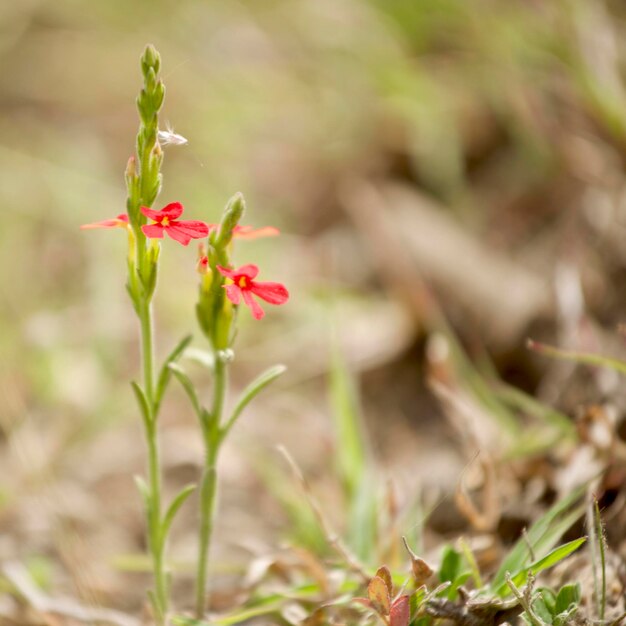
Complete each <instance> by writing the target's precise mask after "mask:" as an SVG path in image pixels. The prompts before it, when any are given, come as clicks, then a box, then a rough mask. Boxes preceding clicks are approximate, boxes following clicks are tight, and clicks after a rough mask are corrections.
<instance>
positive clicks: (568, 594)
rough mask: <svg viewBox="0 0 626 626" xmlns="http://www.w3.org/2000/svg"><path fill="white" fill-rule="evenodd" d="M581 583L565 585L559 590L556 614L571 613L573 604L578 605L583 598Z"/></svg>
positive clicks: (555, 608) (555, 606)
mask: <svg viewBox="0 0 626 626" xmlns="http://www.w3.org/2000/svg"><path fill="white" fill-rule="evenodd" d="M581 596H582V594H581V590H580V583H574V584H571V585H564V586H563V587H561V589H560V590H559V593H558V595H557V597H556V602H555V605H554V612H555V614H556V615H558V614H559V613H564V612H566V611H569V609H570V606H571V605H572V604H574V605H578V603H579V602H580V598H581Z"/></svg>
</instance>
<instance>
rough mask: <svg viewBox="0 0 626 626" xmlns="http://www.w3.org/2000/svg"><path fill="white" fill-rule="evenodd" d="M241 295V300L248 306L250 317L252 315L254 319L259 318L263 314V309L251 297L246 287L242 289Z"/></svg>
mask: <svg viewBox="0 0 626 626" xmlns="http://www.w3.org/2000/svg"><path fill="white" fill-rule="evenodd" d="M241 295H242V296H243V301H244V302H245V303H246V304H247V305H248V306H249V307H250V310H251V311H252V317H254V319H255V320H260V319H261V318H262V317H263V316H264V315H265V311H264V310H263V309H262V308H261V305H260V304H259V303H258V302H257V301H256V300H255V299H254V298H253V297H252V294H251V293H250V291H249V290H248V289H242V290H241Z"/></svg>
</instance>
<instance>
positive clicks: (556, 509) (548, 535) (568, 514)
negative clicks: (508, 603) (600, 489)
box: [490, 487, 585, 593]
mask: <svg viewBox="0 0 626 626" xmlns="http://www.w3.org/2000/svg"><path fill="white" fill-rule="evenodd" d="M584 489H585V487H579V488H578V489H575V490H574V491H572V493H570V494H569V495H567V496H566V497H564V498H562V499H561V500H559V501H558V502H557V503H555V504H554V505H553V506H552V507H551V508H550V509H548V510H547V511H546V512H545V513H544V514H543V515H542V516H541V517H540V518H539V519H538V520H537V521H536V522H535V523H534V524H533V525H532V526H531V527H530V528H529V530H528V532H527V533H526V537H525V538H524V537H521V538H520V539H519V540H518V541H517V543H516V544H515V545H514V546H513V548H512V549H511V551H510V552H509V554H508V555H507V557H506V558H505V559H504V560H503V561H502V565H500V568H499V569H498V571H497V572H496V574H495V576H494V578H493V581H492V582H491V585H490V587H491V589H492V591H494V593H495V592H497V590H499V589H500V588H501V587H502V585H504V584H505V576H506V573H507V572H510V573H512V574H515V573H516V572H518V571H520V570H521V569H522V568H523V567H524V564H525V563H526V561H527V559H528V556H529V555H528V547H527V542H529V543H530V545H532V547H533V549H534V550H535V553H536V555H537V556H538V557H539V558H542V556H544V555H545V553H546V552H547V551H549V550H551V549H552V548H553V547H554V546H555V545H556V543H557V542H558V540H559V539H560V538H561V536H562V534H563V533H564V532H565V531H566V530H567V529H568V528H569V527H570V526H571V525H572V524H573V523H574V522H575V521H576V520H577V519H578V518H579V517H580V516H581V515H582V513H583V511H584V504H583V505H582V506H580V505H579V506H578V507H575V508H574V509H573V510H570V509H571V508H572V507H573V505H574V503H575V502H576V501H577V500H579V499H580V498H581V496H582V495H583V493H584ZM559 518H561V519H559Z"/></svg>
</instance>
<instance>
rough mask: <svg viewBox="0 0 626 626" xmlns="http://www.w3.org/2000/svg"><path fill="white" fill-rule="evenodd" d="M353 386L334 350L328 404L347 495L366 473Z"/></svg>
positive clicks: (358, 410)
mask: <svg viewBox="0 0 626 626" xmlns="http://www.w3.org/2000/svg"><path fill="white" fill-rule="evenodd" d="M357 398H358V394H357V390H356V383H355V381H354V379H353V378H352V377H351V375H350V372H349V371H348V368H347V366H346V363H345V361H344V359H343V357H342V355H341V353H340V351H339V350H338V349H337V348H335V350H334V354H333V358H332V362H331V369H330V401H331V408H332V416H333V421H334V427H335V436H336V440H337V442H338V445H337V464H338V466H339V467H338V470H339V473H340V475H341V478H342V481H343V483H344V485H345V487H346V488H347V490H348V492H349V494H350V495H352V496H354V494H355V493H356V492H357V491H358V489H359V477H360V476H363V474H364V473H365V467H366V465H367V461H366V460H367V450H366V445H365V437H364V435H363V427H362V420H361V412H360V409H359V404H358V399H357Z"/></svg>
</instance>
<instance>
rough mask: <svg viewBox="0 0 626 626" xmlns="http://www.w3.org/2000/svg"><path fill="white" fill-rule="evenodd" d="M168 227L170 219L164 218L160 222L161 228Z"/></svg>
mask: <svg viewBox="0 0 626 626" xmlns="http://www.w3.org/2000/svg"><path fill="white" fill-rule="evenodd" d="M169 225H170V218H169V217H164V218H163V219H162V220H161V226H169Z"/></svg>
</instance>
